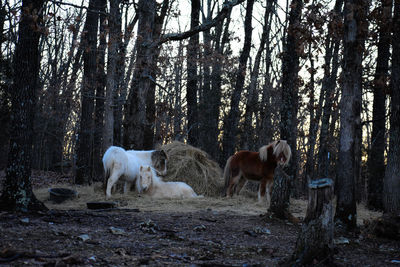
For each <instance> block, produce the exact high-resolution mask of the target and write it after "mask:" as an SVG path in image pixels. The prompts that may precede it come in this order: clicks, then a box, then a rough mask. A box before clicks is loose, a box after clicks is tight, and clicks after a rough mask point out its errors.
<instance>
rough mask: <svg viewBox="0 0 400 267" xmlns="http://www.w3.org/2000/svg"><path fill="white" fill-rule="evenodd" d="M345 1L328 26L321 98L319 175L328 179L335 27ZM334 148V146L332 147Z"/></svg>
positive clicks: (336, 8) (336, 60)
mask: <svg viewBox="0 0 400 267" xmlns="http://www.w3.org/2000/svg"><path fill="white" fill-rule="evenodd" d="M342 9H343V0H336V2H335V6H334V8H333V10H332V18H331V20H330V22H329V24H328V34H327V36H326V40H325V64H324V77H323V79H322V88H321V97H322V98H323V100H324V104H323V105H324V106H323V110H322V118H321V131H320V142H319V149H318V164H317V175H318V176H319V177H328V176H329V175H328V168H329V159H328V151H329V144H330V142H329V141H328V139H329V120H330V118H331V113H332V104H333V101H334V96H335V88H336V79H337V72H338V69H339V65H340V62H339V49H340V42H341V33H340V31H338V30H337V27H335V25H338V24H339V23H341V22H342V20H343V18H342V15H341V13H342ZM330 146H332V145H330Z"/></svg>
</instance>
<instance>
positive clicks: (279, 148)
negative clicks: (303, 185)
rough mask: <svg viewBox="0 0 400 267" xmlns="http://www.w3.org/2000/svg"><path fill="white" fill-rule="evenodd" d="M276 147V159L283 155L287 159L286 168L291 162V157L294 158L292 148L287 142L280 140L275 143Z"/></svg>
mask: <svg viewBox="0 0 400 267" xmlns="http://www.w3.org/2000/svg"><path fill="white" fill-rule="evenodd" d="M275 142H276V143H275V146H274V152H273V154H274V155H275V157H278V156H279V155H280V154H283V155H284V156H285V158H286V161H285V162H284V164H283V165H284V166H286V165H287V164H288V162H289V160H290V157H291V156H292V150H291V149H290V146H289V145H288V143H287V141H286V140H279V141H275Z"/></svg>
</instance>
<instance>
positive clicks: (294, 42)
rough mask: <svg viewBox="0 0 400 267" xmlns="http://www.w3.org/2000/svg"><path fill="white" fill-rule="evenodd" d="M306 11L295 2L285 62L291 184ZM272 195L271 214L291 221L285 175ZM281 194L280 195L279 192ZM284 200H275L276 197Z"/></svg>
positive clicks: (284, 120) (284, 130) (284, 128)
mask: <svg viewBox="0 0 400 267" xmlns="http://www.w3.org/2000/svg"><path fill="white" fill-rule="evenodd" d="M302 9H303V1H302V0H293V1H292V3H291V10H290V14H289V27H288V32H287V35H286V40H285V43H284V48H283V60H282V106H281V122H280V132H281V139H284V140H287V142H288V144H289V145H290V147H291V149H292V159H291V162H290V165H289V170H288V175H289V176H291V178H290V179H291V180H293V179H295V178H296V176H297V165H298V163H297V144H296V137H297V111H298V87H299V83H298V73H299V56H300V52H301V49H300V40H301V38H300V36H301V31H300V30H301V29H300V28H299V27H300V20H301V13H302ZM275 178H276V179H274V188H273V193H272V195H271V205H270V210H271V211H272V212H274V214H275V215H277V216H278V217H288V208H289V198H290V183H291V182H290V180H288V179H289V178H288V177H286V176H285V175H279V176H275ZM278 191H279V192H280V193H279V194H278V193H277V192H278ZM276 195H278V196H280V197H274V196H276Z"/></svg>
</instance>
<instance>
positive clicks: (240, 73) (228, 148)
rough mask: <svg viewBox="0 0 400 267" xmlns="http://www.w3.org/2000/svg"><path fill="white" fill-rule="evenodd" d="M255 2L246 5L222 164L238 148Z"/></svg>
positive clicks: (224, 138) (225, 127) (249, 0)
mask: <svg viewBox="0 0 400 267" xmlns="http://www.w3.org/2000/svg"><path fill="white" fill-rule="evenodd" d="M253 6H254V0H247V5H246V17H245V21H244V30H245V35H244V43H243V50H242V53H241V54H240V58H239V66H238V69H237V71H236V83H235V88H234V90H233V93H232V96H231V103H230V110H229V113H228V116H227V118H226V121H225V122H224V136H223V139H222V149H223V151H222V159H221V162H225V161H226V159H227V158H228V157H230V156H231V155H233V153H234V152H235V148H236V141H237V140H236V134H237V132H238V131H237V126H238V123H239V119H240V110H239V102H240V97H241V94H242V91H243V87H244V79H245V76H246V70H247V60H248V58H249V55H250V48H251V34H252V31H253V28H252V23H251V20H252V15H253Z"/></svg>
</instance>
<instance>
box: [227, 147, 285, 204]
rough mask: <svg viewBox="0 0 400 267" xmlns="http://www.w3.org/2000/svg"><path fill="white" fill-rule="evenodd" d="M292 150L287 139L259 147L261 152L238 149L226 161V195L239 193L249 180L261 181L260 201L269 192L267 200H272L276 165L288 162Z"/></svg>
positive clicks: (230, 195) (259, 189)
mask: <svg viewBox="0 0 400 267" xmlns="http://www.w3.org/2000/svg"><path fill="white" fill-rule="evenodd" d="M291 155H292V151H291V149H290V146H289V145H288V144H287V142H286V140H278V141H274V142H272V143H270V144H268V145H266V146H263V147H261V148H260V149H259V152H252V151H245V150H242V151H238V152H236V153H235V154H234V155H233V156H230V157H229V158H228V160H227V161H226V165H225V169H224V180H225V195H226V196H228V197H232V195H233V193H234V191H236V193H237V194H239V192H240V190H241V189H242V188H243V186H244V185H245V184H246V182H247V180H252V181H259V182H260V186H259V188H258V201H261V200H262V198H263V197H264V196H265V192H267V202H268V204H269V203H270V201H271V197H270V194H271V187H272V185H273V179H274V171H275V168H276V166H278V164H279V165H282V166H285V165H287V164H288V162H289V160H290V157H291Z"/></svg>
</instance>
